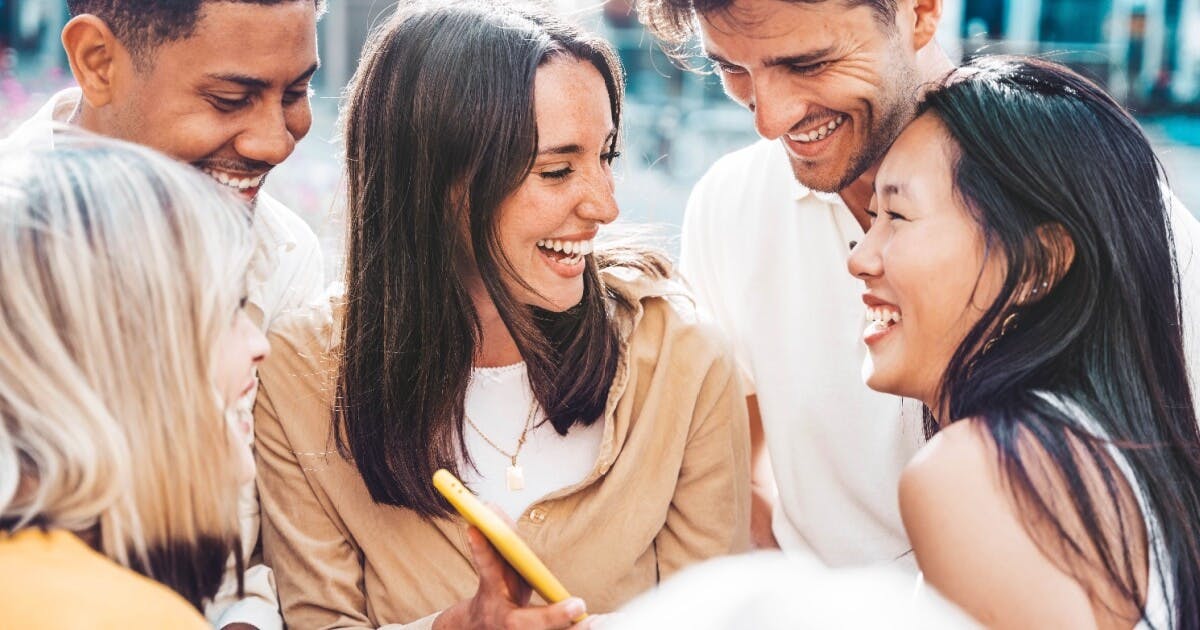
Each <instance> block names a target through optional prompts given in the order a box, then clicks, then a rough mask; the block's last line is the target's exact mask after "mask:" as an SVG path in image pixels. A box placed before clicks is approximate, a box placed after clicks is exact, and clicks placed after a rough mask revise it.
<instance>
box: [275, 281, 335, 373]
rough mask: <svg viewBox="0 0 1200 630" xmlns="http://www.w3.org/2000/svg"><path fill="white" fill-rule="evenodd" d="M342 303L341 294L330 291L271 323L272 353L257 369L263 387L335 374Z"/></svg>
mask: <svg viewBox="0 0 1200 630" xmlns="http://www.w3.org/2000/svg"><path fill="white" fill-rule="evenodd" d="M343 304H344V301H343V296H342V293H341V292H340V291H333V292H331V293H330V294H328V295H326V296H324V297H323V298H321V299H320V300H318V301H315V302H311V303H309V304H306V305H304V306H302V307H299V308H295V309H292V310H289V311H287V312H286V313H284V314H283V315H281V316H280V317H279V318H278V319H276V320H275V321H274V322H273V323H272V325H271V329H270V331H269V332H268V335H267V338H268V340H269V341H270V345H271V354H270V355H269V356H268V357H267V360H266V361H265V362H263V364H262V366H260V369H259V372H260V378H261V379H262V381H263V383H264V385H268V386H270V385H274V386H276V387H278V385H279V380H280V379H281V378H286V379H289V380H291V379H293V378H295V377H300V376H303V377H305V379H304V380H307V379H308V377H312V376H321V377H330V375H332V374H333V373H334V372H335V370H336V361H337V351H338V348H339V347H340V343H341V318H342V313H343V311H344V308H343ZM326 380H327V379H326Z"/></svg>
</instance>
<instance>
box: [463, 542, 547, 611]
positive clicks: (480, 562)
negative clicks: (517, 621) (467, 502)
mask: <svg viewBox="0 0 1200 630" xmlns="http://www.w3.org/2000/svg"><path fill="white" fill-rule="evenodd" d="M467 542H468V544H469V546H470V547H471V563H472V564H474V565H475V572H476V573H477V574H478V575H479V588H480V590H482V591H484V592H488V593H496V594H499V595H501V596H503V597H505V598H506V599H508V600H509V601H511V602H513V603H514V604H516V605H517V606H524V605H525V604H527V603H529V598H530V597H531V596H532V595H533V589H532V588H531V587H530V586H529V584H527V583H526V582H525V580H524V578H522V577H521V576H520V575H519V574H517V572H516V571H515V570H514V569H513V568H512V566H510V565H509V564H508V561H507V560H505V559H504V557H503V556H501V555H500V552H498V551H496V548H495V547H493V546H492V543H491V542H490V541H488V539H487V537H486V536H484V535H483V532H481V531H479V530H478V529H476V528H475V527H474V526H472V527H468V528H467Z"/></svg>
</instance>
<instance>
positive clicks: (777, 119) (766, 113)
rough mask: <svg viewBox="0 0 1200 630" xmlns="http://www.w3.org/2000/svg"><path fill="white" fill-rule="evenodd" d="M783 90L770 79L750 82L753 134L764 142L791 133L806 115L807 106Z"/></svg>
mask: <svg viewBox="0 0 1200 630" xmlns="http://www.w3.org/2000/svg"><path fill="white" fill-rule="evenodd" d="M787 87H788V86H787V85H785V84H783V83H782V82H780V81H778V80H777V79H776V78H775V77H772V76H770V75H768V76H765V77H759V78H755V79H754V92H753V94H752V95H751V97H750V104H749V107H750V111H751V112H753V113H754V129H755V131H757V132H758V135H760V136H762V137H763V138H766V139H767V140H775V139H777V138H779V137H780V136H782V135H784V134H786V133H788V132H789V131H791V130H792V127H794V126H795V125H796V123H797V122H799V121H801V120H803V119H804V116H805V114H806V113H807V112H808V104H807V103H806V102H804V101H803V100H801V99H800V98H799V97H798V96H797V95H796V94H795V92H794V91H793V90H788V89H786V88H787Z"/></svg>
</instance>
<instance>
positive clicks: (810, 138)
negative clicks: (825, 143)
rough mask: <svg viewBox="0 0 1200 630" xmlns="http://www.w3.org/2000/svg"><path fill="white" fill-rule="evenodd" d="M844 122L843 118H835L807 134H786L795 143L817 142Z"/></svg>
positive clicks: (844, 118)
mask: <svg viewBox="0 0 1200 630" xmlns="http://www.w3.org/2000/svg"><path fill="white" fill-rule="evenodd" d="M845 121H846V117H845V116H838V117H837V118H835V119H833V120H831V121H829V122H828V123H826V124H824V125H821V126H820V127H817V128H816V129H813V130H812V131H810V132H808V133H797V134H788V137H789V138H791V139H792V140H794V141H796V142H816V141H817V140H824V139H825V137H826V136H828V135H829V134H831V133H833V131H834V130H835V129H837V128H838V127H840V126H841V125H842V123H843V122H845Z"/></svg>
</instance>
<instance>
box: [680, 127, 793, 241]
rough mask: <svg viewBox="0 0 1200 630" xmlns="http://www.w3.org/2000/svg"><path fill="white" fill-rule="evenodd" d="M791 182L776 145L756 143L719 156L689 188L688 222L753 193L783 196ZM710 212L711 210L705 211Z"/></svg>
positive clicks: (781, 151)
mask: <svg viewBox="0 0 1200 630" xmlns="http://www.w3.org/2000/svg"><path fill="white" fill-rule="evenodd" d="M791 181H792V176H791V170H790V167H789V166H788V162H787V156H786V155H785V154H784V152H783V148H782V147H781V146H780V144H779V143H778V142H772V141H768V140H759V141H758V142H755V143H754V144H752V145H750V146H748V147H745V148H742V149H738V150H737V151H734V152H732V153H728V154H726V155H724V156H722V157H721V158H720V159H719V160H717V161H716V162H714V163H713V165H712V166H711V167H709V169H708V171H706V172H705V173H704V175H703V176H701V177H700V180H699V181H698V182H697V183H696V186H695V187H694V188H693V189H692V194H691V197H690V198H689V201H688V215H689V216H688V218H689V219H690V220H691V221H693V222H694V221H695V220H696V219H697V215H699V216H700V217H708V216H710V215H712V213H713V212H716V210H718V209H720V208H723V207H726V206H729V205H735V204H741V203H742V202H744V201H745V200H747V199H748V198H751V197H753V196H754V195H756V194H765V195H768V196H775V195H777V194H778V195H783V196H784V198H786V195H787V190H788V188H787V187H788V186H790V185H791V184H790V182H791ZM709 209H712V210H709Z"/></svg>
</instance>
